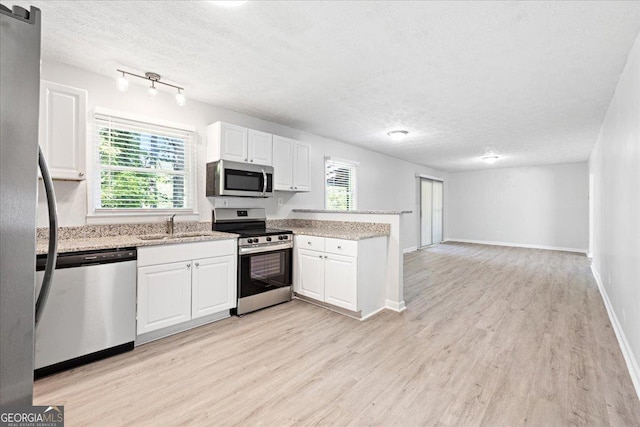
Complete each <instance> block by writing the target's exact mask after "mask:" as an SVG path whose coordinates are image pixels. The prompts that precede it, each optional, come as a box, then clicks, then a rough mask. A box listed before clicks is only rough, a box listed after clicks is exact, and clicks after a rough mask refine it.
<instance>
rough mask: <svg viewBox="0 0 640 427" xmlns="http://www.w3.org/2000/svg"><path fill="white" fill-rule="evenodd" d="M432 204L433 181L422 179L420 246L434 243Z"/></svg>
mask: <svg viewBox="0 0 640 427" xmlns="http://www.w3.org/2000/svg"><path fill="white" fill-rule="evenodd" d="M432 205H433V181H431V180H428V179H422V180H421V182H420V246H429V245H431V244H432V243H433V233H432V227H431V223H432V219H433V218H432V217H433V215H432V212H433V210H432V207H431V206H432Z"/></svg>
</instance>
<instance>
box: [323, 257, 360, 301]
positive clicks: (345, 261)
mask: <svg viewBox="0 0 640 427" xmlns="http://www.w3.org/2000/svg"><path fill="white" fill-rule="evenodd" d="M324 292H325V295H324V296H325V301H326V302H328V303H329V304H333V305H336V306H338V307H342V308H346V309H347V310H351V311H358V259H357V258H354V257H348V256H342V255H333V254H327V258H326V259H325V260H324Z"/></svg>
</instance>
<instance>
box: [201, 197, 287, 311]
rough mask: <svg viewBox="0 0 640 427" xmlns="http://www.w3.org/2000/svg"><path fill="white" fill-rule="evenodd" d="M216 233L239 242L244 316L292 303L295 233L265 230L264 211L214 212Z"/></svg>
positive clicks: (240, 307)
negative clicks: (281, 304) (288, 302)
mask: <svg viewBox="0 0 640 427" xmlns="http://www.w3.org/2000/svg"><path fill="white" fill-rule="evenodd" d="M212 229H213V230H214V231H224V232H228V233H236V234H239V235H240V238H239V239H238V306H237V308H236V309H235V310H233V311H232V313H233V314H237V315H242V314H245V313H249V312H251V311H255V310H259V309H261V308H265V307H269V306H272V305H275V304H280V303H283V302H287V301H290V300H291V294H292V286H291V284H292V281H291V278H292V274H291V268H292V262H291V261H292V252H293V249H292V248H293V233H292V232H291V231H288V230H275V229H269V228H266V213H265V210H264V209H263V208H249V209H247V208H240V209H235V208H219V209H214V210H213V224H212Z"/></svg>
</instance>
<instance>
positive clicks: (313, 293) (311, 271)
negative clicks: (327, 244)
mask: <svg viewBox="0 0 640 427" xmlns="http://www.w3.org/2000/svg"><path fill="white" fill-rule="evenodd" d="M323 255H324V254H323V253H322V252H316V251H309V250H305V249H298V277H297V281H298V283H297V286H296V288H297V289H296V292H298V293H299V294H300V295H304V296H307V297H309V298H313V299H317V300H318V301H324V280H325V279H324V256H323Z"/></svg>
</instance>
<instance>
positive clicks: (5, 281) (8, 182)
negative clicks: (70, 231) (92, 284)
mask: <svg viewBox="0 0 640 427" xmlns="http://www.w3.org/2000/svg"><path fill="white" fill-rule="evenodd" d="M39 92H40V10H39V9H37V8H34V7H32V8H31V9H30V10H25V9H23V8H20V7H13V8H12V9H9V8H7V7H5V6H3V5H2V4H0V405H31V404H32V400H33V366H34V365H33V358H34V351H33V349H34V331H35V327H36V325H37V321H38V319H39V317H40V315H41V314H42V312H43V310H44V307H45V303H46V298H47V295H48V291H49V287H50V285H51V279H52V275H53V270H54V266H55V258H56V241H57V235H56V233H57V219H56V212H55V197H54V195H53V185H52V181H51V177H50V175H49V172H48V170H47V168H46V164H45V161H44V158H43V157H42V155H41V153H40V155H39V149H38V114H39V105H38V103H39ZM38 165H40V169H41V172H42V178H43V183H44V187H45V190H46V193H47V199H48V207H49V214H50V215H49V230H50V241H49V258H48V260H47V269H46V271H45V279H44V282H43V286H42V290H41V292H40V295H38V297H37V298H36V295H35V289H36V287H35V276H36V207H37V191H38Z"/></svg>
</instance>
